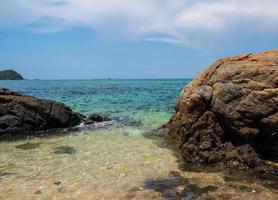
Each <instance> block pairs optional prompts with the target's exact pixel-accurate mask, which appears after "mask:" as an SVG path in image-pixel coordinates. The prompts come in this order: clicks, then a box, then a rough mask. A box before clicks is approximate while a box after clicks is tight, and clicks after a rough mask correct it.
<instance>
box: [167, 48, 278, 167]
mask: <svg viewBox="0 0 278 200" xmlns="http://www.w3.org/2000/svg"><path fill="white" fill-rule="evenodd" d="M175 108H176V113H175V114H174V115H173V117H172V118H171V119H170V121H169V122H168V124H167V127H168V128H169V134H170V136H172V137H173V138H175V139H177V140H178V141H179V143H180V145H181V150H182V154H183V158H184V159H185V161H187V162H195V163H217V162H224V163H226V164H227V165H231V166H243V167H249V168H255V167H258V166H260V165H261V163H262V160H263V159H268V160H274V161H277V160H278V133H277V132H278V50H273V51H268V52H263V53H260V54H246V55H241V56H235V57H229V58H225V59H222V60H219V61H217V62H215V63H214V64H212V65H211V66H210V67H208V68H207V69H206V70H204V71H203V72H202V73H201V74H200V75H198V76H197V78H195V80H193V81H192V82H191V83H190V84H189V85H188V86H186V87H185V88H184V89H183V91H182V92H181V94H180V98H179V99H178V101H177V103H176V107H175Z"/></svg>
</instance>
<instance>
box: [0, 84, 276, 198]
mask: <svg viewBox="0 0 278 200" xmlns="http://www.w3.org/2000/svg"><path fill="white" fill-rule="evenodd" d="M189 81H190V80H57V81H56V80H55V81H54V80H52V81H46V80H32V81H31V80H30V81H29V80H24V81H0V87H6V88H10V89H12V90H15V91H18V92H21V93H25V94H28V95H33V96H36V97H40V98H46V99H52V100H56V101H60V102H63V103H65V104H66V105H68V106H69V107H71V108H72V109H73V110H74V111H77V112H81V113H83V114H86V115H88V114H91V113H99V114H103V115H107V116H109V117H111V118H113V119H114V120H112V121H111V124H108V125H106V124H105V123H106V122H103V123H104V124H105V125H104V126H98V127H95V128H91V129H87V128H86V127H84V126H80V127H81V128H80V130H79V131H74V132H68V133H67V134H59V132H57V134H54V135H51V136H48V137H30V138H23V139H20V140H3V141H1V140H0V200H2V199H3V200H15V199H19V198H20V199H23V200H25V199H26V200H29V199H40V200H49V199H56V200H65V199H66V200H68V199H82V200H100V199H102V200H130V199H132V200H142V199H144V200H153V199H157V200H164V199H207V198H208V197H211V198H210V199H259V200H260V199H262V200H265V199H269V200H276V199H277V194H276V192H275V191H273V190H270V189H269V188H267V187H265V185H264V184H263V183H262V182H261V181H260V180H254V179H253V178H251V177H250V176H246V175H244V174H241V173H239V172H236V173H234V172H233V173H230V172H225V171H219V170H217V171H205V170H197V171H194V170H181V169H180V167H179V166H180V161H181V160H180V159H179V157H178V156H177V155H178V154H177V151H178V149H177V145H175V144H171V143H168V142H167V141H165V139H164V137H163V136H164V134H165V132H163V131H161V130H158V129H157V128H158V127H160V126H161V125H162V124H164V123H166V122H167V121H168V120H169V118H170V116H171V115H172V113H173V112H174V104H175V100H176V99H177V98H178V96H179V93H180V91H181V90H182V88H183V87H184V86H185V85H186V84H187V83H188V82H189ZM109 123H110V122H109ZM100 124H102V123H98V125H100ZM57 149H68V150H69V151H65V152H63V151H61V152H60V153H57ZM199 197H200V198H199Z"/></svg>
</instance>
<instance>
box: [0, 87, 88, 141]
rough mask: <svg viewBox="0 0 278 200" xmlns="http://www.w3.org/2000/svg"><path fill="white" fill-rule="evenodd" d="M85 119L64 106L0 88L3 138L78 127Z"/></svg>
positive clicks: (0, 130) (0, 121)
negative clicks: (18, 134) (4, 136)
mask: <svg viewBox="0 0 278 200" xmlns="http://www.w3.org/2000/svg"><path fill="white" fill-rule="evenodd" d="M82 120H83V116H81V115H80V114H77V113H74V112H72V111H71V110H70V109H69V108H68V107H66V106H65V105H64V104H62V103H57V102H54V101H50V100H43V99H38V98H35V97H31V96H25V95H22V94H19V93H17V92H13V91H11V90H8V89H4V88H0V136H1V135H7V134H15V133H16V134H17V133H23V132H26V133H28V132H29V133H31V132H34V131H42V130H48V129H54V128H66V127H71V126H74V125H77V124H79V123H80V122H81V121H82Z"/></svg>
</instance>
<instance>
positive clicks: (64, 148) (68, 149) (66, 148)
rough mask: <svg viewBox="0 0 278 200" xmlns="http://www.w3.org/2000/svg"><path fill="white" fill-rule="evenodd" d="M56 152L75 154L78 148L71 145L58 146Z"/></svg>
mask: <svg viewBox="0 0 278 200" xmlns="http://www.w3.org/2000/svg"><path fill="white" fill-rule="evenodd" d="M54 153H55V154H70V155H73V154H75V153H76V150H75V149H74V148H73V147H69V146H59V147H56V148H55V150H54Z"/></svg>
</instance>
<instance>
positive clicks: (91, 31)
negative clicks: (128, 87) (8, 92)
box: [0, 0, 278, 79]
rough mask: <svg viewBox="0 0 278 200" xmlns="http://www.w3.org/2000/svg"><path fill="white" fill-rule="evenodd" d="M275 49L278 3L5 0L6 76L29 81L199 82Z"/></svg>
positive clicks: (0, 5) (1, 9)
mask: <svg viewBox="0 0 278 200" xmlns="http://www.w3.org/2000/svg"><path fill="white" fill-rule="evenodd" d="M270 49H278V1H277V0H264V1H262V0H244V1H242V0H0V70H1V69H10V68H12V69H15V70H16V71H18V72H19V73H21V74H22V75H23V76H24V77H25V78H28V79H33V78H36V79H95V78H193V77H195V76H196V75H197V74H198V73H199V72H201V71H202V70H203V69H204V68H205V67H207V66H209V65H210V64H212V62H214V61H215V60H217V59H220V58H223V57H226V56H232V55H238V54H242V53H257V52H261V51H266V50H270Z"/></svg>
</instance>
